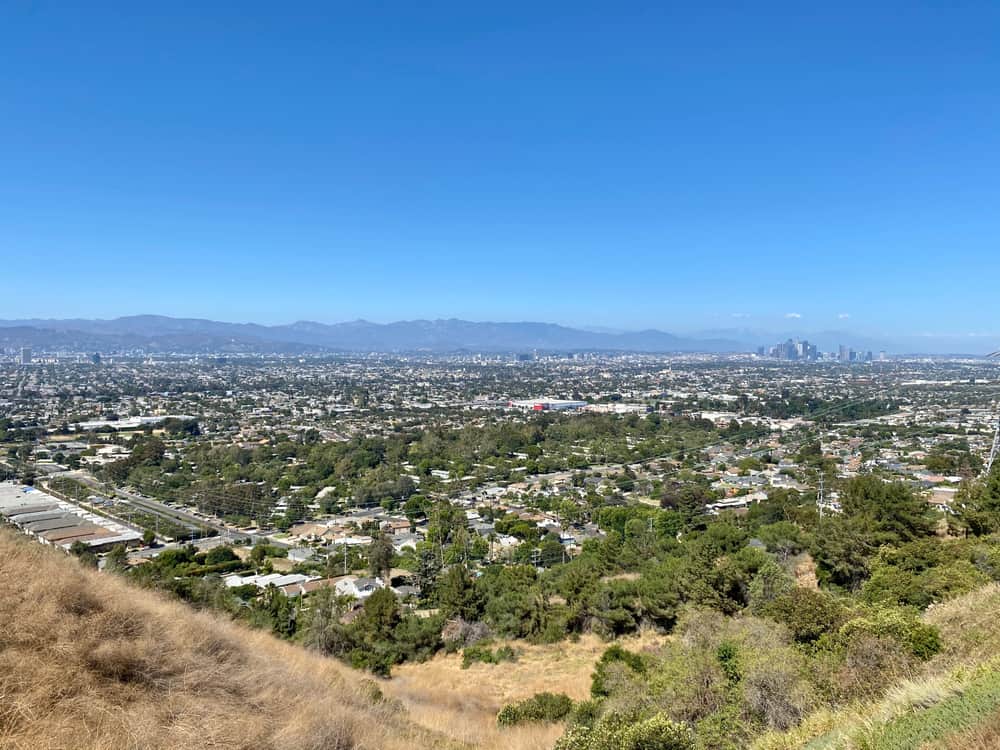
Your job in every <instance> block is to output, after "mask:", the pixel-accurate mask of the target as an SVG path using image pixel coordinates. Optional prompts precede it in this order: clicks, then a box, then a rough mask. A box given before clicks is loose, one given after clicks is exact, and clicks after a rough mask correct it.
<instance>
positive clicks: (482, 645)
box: [462, 641, 517, 669]
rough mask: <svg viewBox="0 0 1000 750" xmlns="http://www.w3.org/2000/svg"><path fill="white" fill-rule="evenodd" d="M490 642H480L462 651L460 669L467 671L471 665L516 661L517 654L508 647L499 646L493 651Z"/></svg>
mask: <svg viewBox="0 0 1000 750" xmlns="http://www.w3.org/2000/svg"><path fill="white" fill-rule="evenodd" d="M492 645H493V644H492V643H491V642H490V641H480V642H479V643H476V644H473V645H472V646H468V647H466V648H464V649H462V669H468V668H469V667H471V666H472V665H473V664H476V663H481V664H500V663H502V662H505V661H517V652H516V651H514V649H513V648H511V647H510V646H501V647H500V648H498V649H497V650H496V651H494V650H493V649H492V648H491V646H492Z"/></svg>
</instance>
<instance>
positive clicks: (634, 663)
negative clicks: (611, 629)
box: [590, 645, 646, 698]
mask: <svg viewBox="0 0 1000 750" xmlns="http://www.w3.org/2000/svg"><path fill="white" fill-rule="evenodd" d="M612 664H624V665H625V666H627V667H628V668H629V669H631V670H632V671H633V672H636V673H637V674H645V673H646V663H645V662H644V661H643V659H642V657H641V656H640V655H639V654H633V653H632V652H631V651H626V650H625V649H623V648H622V647H621V646H618V645H615V646H611V647H610V648H609V649H608V650H607V651H605V652H604V653H603V654H602V655H601V658H600V659H599V660H598V662H597V664H596V665H595V667H594V674H593V675H592V676H591V683H590V694H591V695H592V696H594V697H595V698H603V697H605V696H607V695H608V687H607V684H606V678H607V671H608V667H609V666H610V665H612Z"/></svg>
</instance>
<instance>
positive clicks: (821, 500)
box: [816, 474, 825, 521]
mask: <svg viewBox="0 0 1000 750" xmlns="http://www.w3.org/2000/svg"><path fill="white" fill-rule="evenodd" d="M823 479H824V477H823V475H822V474H820V475H819V495H818V496H817V498H816V507H817V508H819V520H820V521H822V520H823V505H824V503H825V500H824V498H823Z"/></svg>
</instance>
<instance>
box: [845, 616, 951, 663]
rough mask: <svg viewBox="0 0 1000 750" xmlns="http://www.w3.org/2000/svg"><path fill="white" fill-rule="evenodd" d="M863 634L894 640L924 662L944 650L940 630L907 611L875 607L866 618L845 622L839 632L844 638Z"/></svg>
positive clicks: (847, 638)
mask: <svg viewBox="0 0 1000 750" xmlns="http://www.w3.org/2000/svg"><path fill="white" fill-rule="evenodd" d="M862 634H866V635H870V636H874V637H876V638H889V639H892V640H894V641H896V642H897V643H899V644H901V645H903V646H904V647H905V648H906V649H907V650H909V652H910V653H912V654H913V655H914V656H916V657H917V658H918V659H923V660H925V661H926V660H927V659H930V658H931V657H932V656H934V654H936V653H938V652H939V651H940V650H941V635H940V633H939V632H938V629H937V628H936V627H934V626H933V625H927V624H925V623H923V622H921V621H920V620H919V619H917V617H916V615H915V614H913V613H912V612H908V611H906V610H901V609H874V610H872V611H871V612H870V614H868V615H866V616H864V617H856V618H854V619H853V620H850V621H848V622H847V623H845V624H844V625H843V626H842V627H841V628H840V633H839V635H840V638H841V639H843V640H845V641H850V640H851V639H853V638H855V637H857V636H859V635H862Z"/></svg>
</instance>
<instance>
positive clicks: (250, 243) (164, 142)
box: [0, 0, 1000, 333]
mask: <svg viewBox="0 0 1000 750" xmlns="http://www.w3.org/2000/svg"><path fill="white" fill-rule="evenodd" d="M154 5H157V4H154V3H144V2H139V3H136V2H128V3H126V2H121V3H117V4H110V3H101V2H87V3H57V2H48V1H44V0H39V1H38V2H19V1H18V0H13V2H7V3H4V4H3V7H2V9H0V81H2V85H0V258H2V263H3V271H4V282H5V283H4V291H3V296H2V303H0V318H18V317H30V316H41V317H65V316H81V317H113V316H116V315H121V314H133V313H140V312H150V313H162V314H170V315H184V316H198V317H210V318H215V319H222V320H255V321H259V322H291V321H293V320H296V319H314V320H321V321H326V322H334V321H338V320H344V319H351V318H357V317H365V318H368V319H372V320H377V321H388V320H394V319H401V318H415V317H452V316H454V317H463V318H469V319H476V320H486V319H492V320H529V319H530V320H548V321H554V322H562V323H570V324H584V325H594V326H607V327H617V328H631V327H638V326H656V327H660V328H663V329H666V330H678V331H690V330H697V329H701V328H722V327H732V326H740V327H744V326H749V327H756V328H770V329H778V328H785V327H795V326H798V327H801V328H802V329H803V330H820V329H824V328H831V327H841V328H843V327H848V326H849V327H851V328H854V329H856V330H863V331H872V332H876V331H892V332H904V331H905V332H911V333H917V332H941V333H945V332H947V333H971V332H986V333H993V332H996V331H1000V323H998V313H1000V294H998V292H997V290H998V287H1000V3H998V2H996V1H995V0H990V1H983V2H961V1H959V2H937V3H933V4H932V3H926V2H914V1H913V0H907V1H905V2H902V1H901V2H863V3H862V2H857V3H854V2H842V3H813V2H800V1H796V2H780V3H779V2H771V3H768V2H762V3H747V2H735V3H731V4H718V3H701V2H698V3H695V2H690V3H684V4H681V3H670V2H662V1H661V2H655V3H652V2H651V3H620V2H615V3H612V2H605V3H587V2H579V1H578V0H577V1H575V2H567V3H561V2H548V3H537V2H532V3H520V2H502V3H479V2H468V1H463V2H427V3H415V2H396V3H367V2H350V3H348V2H324V3H308V2H299V3H275V2H267V3H263V2H239V3H235V2H234V3H221V2H217V3H175V2H171V3H160V4H158V5H159V6H160V7H159V8H158V9H154V8H153V7H152V6H154ZM789 315H799V316H801V317H798V318H796V317H786V316H789ZM842 315H849V316H850V318H840V317H838V316H842Z"/></svg>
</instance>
